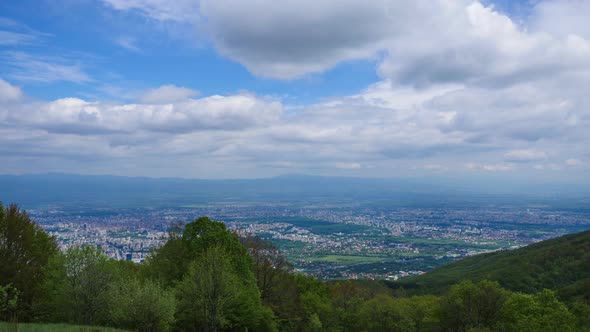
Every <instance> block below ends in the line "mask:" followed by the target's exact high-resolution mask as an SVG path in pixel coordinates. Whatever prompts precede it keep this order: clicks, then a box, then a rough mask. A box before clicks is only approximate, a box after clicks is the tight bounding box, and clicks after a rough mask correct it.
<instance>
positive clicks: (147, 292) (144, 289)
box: [0, 205, 590, 332]
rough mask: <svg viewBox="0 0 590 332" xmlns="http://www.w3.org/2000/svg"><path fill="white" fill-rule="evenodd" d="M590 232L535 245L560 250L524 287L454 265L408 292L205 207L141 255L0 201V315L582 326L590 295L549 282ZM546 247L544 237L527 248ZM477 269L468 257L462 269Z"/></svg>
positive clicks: (214, 323) (217, 323) (572, 269)
mask: <svg viewBox="0 0 590 332" xmlns="http://www.w3.org/2000/svg"><path fill="white" fill-rule="evenodd" d="M587 235H588V234H587V233H583V234H581V235H577V236H573V237H570V238H568V240H567V242H568V243H570V245H569V246H563V247H560V248H562V249H560V250H561V251H558V252H554V251H553V250H549V251H547V252H544V253H543V254H541V253H538V254H535V255H533V256H534V257H546V258H548V259H549V261H554V262H555V263H553V264H548V265H543V264H541V263H535V262H536V261H535V260H533V261H532V262H533V263H531V264H534V266H539V268H538V269H535V270H530V271H529V274H530V275H536V274H538V275H539V276H547V277H539V278H540V279H539V280H542V281H543V282H544V283H540V284H535V283H533V284H532V286H533V287H530V288H522V289H518V288H517V286H518V285H521V284H522V280H521V279H520V278H521V277H520V276H519V274H516V277H515V279H514V280H515V283H514V284H507V285H508V286H506V287H511V288H512V289H513V290H517V291H526V292H528V293H530V294H525V293H520V292H516V291H512V290H507V289H505V288H502V287H501V284H499V283H497V282H494V281H488V280H481V281H476V282H471V281H461V280H462V279H466V278H462V277H457V278H456V279H454V280H456V282H457V283H456V284H454V285H452V286H451V287H450V288H448V289H446V288H445V289H446V290H444V291H443V288H442V286H440V287H439V286H436V287H434V286H433V287H431V288H428V287H425V286H424V282H422V281H420V282H422V284H419V281H416V280H413V281H412V283H413V284H414V285H418V286H420V287H422V288H420V289H421V291H422V294H420V295H412V296H410V295H408V294H410V293H411V292H412V291H415V290H416V289H413V290H412V289H408V290H406V289H404V288H402V287H398V288H397V289H392V288H391V287H388V286H387V285H386V284H385V283H383V282H377V281H337V282H322V281H320V280H317V279H314V278H311V277H307V276H304V275H301V274H297V273H295V272H294V271H293V269H292V267H291V265H290V264H289V262H287V261H286V259H285V258H284V257H283V256H281V254H280V252H279V250H277V249H276V248H275V247H274V246H273V245H271V244H269V243H267V242H265V241H262V240H260V239H258V238H255V237H239V236H237V235H236V234H234V233H231V232H230V231H228V230H227V229H226V227H225V225H224V224H223V223H221V222H216V221H213V220H210V219H209V218H207V217H201V218H198V219H196V220H195V221H193V222H190V223H188V224H186V225H182V224H179V225H172V226H171V227H170V231H169V238H168V240H167V242H166V243H165V244H164V245H163V246H162V247H161V248H158V249H156V250H154V252H153V254H152V255H151V257H150V258H149V259H148V260H147V261H146V262H145V263H144V264H134V263H131V262H123V261H115V260H112V259H109V258H107V257H106V256H105V255H104V254H103V253H102V252H101V250H100V249H98V248H94V247H71V248H69V249H68V250H67V251H66V252H60V251H59V250H58V248H57V246H56V242H55V240H54V239H53V238H51V237H50V236H48V235H47V233H45V232H44V231H43V230H42V229H41V228H40V227H39V226H38V225H37V224H36V223H35V222H34V221H32V220H31V219H30V218H29V216H28V215H27V214H26V213H25V212H24V211H22V210H20V209H19V208H18V207H17V206H15V205H11V206H9V207H6V208H5V207H3V206H2V205H0V320H3V321H8V322H12V324H10V326H15V325H14V324H16V323H18V322H38V323H39V322H43V323H68V324H76V325H93V326H108V327H113V328H119V329H124V330H135V331H171V330H172V331H558V330H559V331H564V332H565V331H584V330H588V329H589V328H590V321H589V317H590V305H589V303H588V298H587V297H584V294H583V293H576V292H577V289H578V288H571V291H572V292H574V293H573V294H570V295H571V296H568V297H567V301H561V300H560V299H559V297H558V296H556V294H555V293H554V292H553V291H552V290H548V289H541V288H543V287H550V288H551V287H553V286H552V285H557V283H554V284H551V283H550V282H549V281H546V280H553V281H552V282H557V280H567V281H568V285H575V284H576V281H581V280H584V278H586V277H587V275H586V274H585V273H587V272H588V269H585V270H584V266H587V265H580V264H587V260H586V261H585V262H584V260H585V259H587V257H588V256H587V251H585V252H578V251H582V250H584V249H585V248H587V246H588V236H587ZM562 241H564V240H562ZM549 243H560V242H549ZM538 248H543V244H538V245H535V246H533V247H531V248H528V250H530V251H536V249H538ZM521 252H522V251H519V252H515V254H514V255H512V256H511V257H516V258H515V259H514V260H510V261H509V262H510V264H512V266H513V267H515V268H516V269H518V268H519V267H521V266H522V267H523V268H524V269H529V268H528V267H526V265H525V263H524V262H523V261H522V260H524V259H529V258H530V259H532V257H533V256H519V255H521V254H520V253H521ZM529 255H530V254H529ZM543 255H544V256H543ZM489 257H495V256H494V255H492V256H484V258H483V260H482V261H483V262H484V263H481V264H483V265H485V264H486V263H485V261H488V262H490V263H493V264H499V263H498V261H494V260H490V259H489ZM552 257H553V258H552ZM538 259H539V260H540V259H541V258H538ZM471 260H477V257H475V258H472V259H471ZM578 260H582V261H583V262H582V263H580V264H578V263H575V262H576V261H578ZM458 264H461V263H458ZM463 264H464V263H463ZM455 266H456V265H455ZM459 266H461V265H459ZM467 266H469V265H467ZM471 266H472V268H473V269H475V268H476V264H475V263H472V265H471ZM545 268H547V269H550V268H551V270H547V271H546V270H545ZM474 271H475V270H474ZM506 271H508V269H506ZM527 271H528V270H527ZM576 271H577V272H576ZM469 272H470V271H469V268H468V267H466V268H465V269H464V270H463V272H462V273H463V275H464V276H465V277H467V276H469V275H470V274H469ZM562 272H564V273H566V272H567V274H565V275H564V276H560V275H559V274H560V273H562ZM435 273H440V272H435ZM455 273H456V272H455ZM575 273H578V274H575ZM473 276H474V277H473V279H476V280H479V279H484V278H488V276H489V278H492V279H493V277H494V276H495V275H493V274H490V275H486V274H482V275H476V274H474V275H473ZM549 277H550V278H549ZM425 278H426V277H425ZM559 278H562V279H559ZM577 278H579V279H577ZM421 280H425V279H421ZM451 280H452V279H451V276H449V277H448V279H447V283H451ZM525 280H528V279H525ZM501 282H502V285H504V282H505V280H504V279H501ZM447 283H444V285H445V287H446V285H447ZM404 284H406V285H410V284H411V283H409V282H408V283H404ZM436 285H438V284H436ZM514 285H516V286H514ZM553 288H556V289H559V290H560V291H561V292H565V289H566V288H563V287H553ZM428 289H433V290H436V291H437V292H436V294H434V295H431V294H428V292H427V290H428ZM567 289H570V288H567ZM0 326H7V325H6V323H4V324H2V325H0ZM29 326H33V325H29Z"/></svg>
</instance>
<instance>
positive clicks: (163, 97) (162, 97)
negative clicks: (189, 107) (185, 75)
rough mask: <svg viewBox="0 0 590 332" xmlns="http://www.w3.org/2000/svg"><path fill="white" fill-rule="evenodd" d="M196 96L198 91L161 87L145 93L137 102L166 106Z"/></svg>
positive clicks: (173, 86)
mask: <svg viewBox="0 0 590 332" xmlns="http://www.w3.org/2000/svg"><path fill="white" fill-rule="evenodd" d="M198 94H199V92H198V91H195V90H192V89H189V88H183V87H178V86H175V85H162V86H161V87H159V88H156V89H151V90H149V91H147V92H145V93H144V94H143V95H142V96H141V97H140V99H139V100H140V101H141V102H142V103H145V104H166V103H172V102H176V101H181V100H185V99H188V98H191V97H194V96H196V95H198Z"/></svg>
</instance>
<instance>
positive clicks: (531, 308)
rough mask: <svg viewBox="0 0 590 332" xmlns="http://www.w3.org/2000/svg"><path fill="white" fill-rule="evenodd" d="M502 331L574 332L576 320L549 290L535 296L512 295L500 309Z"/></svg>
mask: <svg viewBox="0 0 590 332" xmlns="http://www.w3.org/2000/svg"><path fill="white" fill-rule="evenodd" d="M502 318H503V319H502V322H501V327H502V328H503V330H504V331H514V332H516V331H522V332H533V331H538V332H545V331H547V332H549V331H563V332H568V331H575V330H576V329H575V323H576V319H575V317H574V315H572V314H571V313H570V312H569V311H568V309H567V307H566V306H565V305H564V304H563V303H561V302H560V301H559V300H558V299H557V298H556V297H555V294H554V293H553V292H552V291H550V290H544V291H542V292H540V293H538V294H535V295H529V294H521V293H513V294H511V295H510V297H509V298H508V299H507V301H506V303H505V304H504V307H503V308H502Z"/></svg>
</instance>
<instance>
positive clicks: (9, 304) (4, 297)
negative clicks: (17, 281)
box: [0, 284, 19, 321]
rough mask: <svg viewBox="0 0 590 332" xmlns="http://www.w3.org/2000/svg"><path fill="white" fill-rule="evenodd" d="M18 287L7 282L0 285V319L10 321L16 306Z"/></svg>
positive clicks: (14, 314) (13, 317)
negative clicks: (4, 284)
mask: <svg viewBox="0 0 590 332" xmlns="http://www.w3.org/2000/svg"><path fill="white" fill-rule="evenodd" d="M18 295H19V291H18V289H16V288H14V287H13V286H12V285H10V284H8V285H6V286H4V287H3V286H0V320H3V321H12V320H14V319H15V318H16V317H15V316H16V309H17V308H18Z"/></svg>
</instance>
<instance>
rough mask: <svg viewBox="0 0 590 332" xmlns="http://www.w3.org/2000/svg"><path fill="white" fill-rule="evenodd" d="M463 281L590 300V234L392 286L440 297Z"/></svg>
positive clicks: (465, 262)
mask: <svg viewBox="0 0 590 332" xmlns="http://www.w3.org/2000/svg"><path fill="white" fill-rule="evenodd" d="M461 280H472V281H480V280H494V281H498V282H499V283H500V285H501V286H502V287H504V288H507V289H510V290H513V291H520V292H525V293H536V292H539V291H541V290H543V289H545V288H547V289H552V290H555V291H557V292H558V294H559V295H560V296H561V297H562V298H564V299H568V300H571V299H574V298H581V297H584V298H586V299H590V231H584V232H580V233H576V234H571V235H566V236H563V237H560V238H556V239H551V240H547V241H542V242H539V243H535V244H532V245H529V246H526V247H523V248H520V249H516V250H511V251H499V252H494V253H488V254H482V255H477V256H472V257H468V258H465V259H462V260H459V261H457V262H454V263H451V264H448V265H445V266H443V267H440V268H437V269H434V270H432V271H431V272H429V273H426V274H424V275H421V276H417V277H413V278H409V279H405V280H402V281H400V282H397V283H394V284H392V286H393V287H399V286H402V287H404V288H405V289H406V290H408V291H409V292H410V293H435V294H440V293H443V292H445V291H446V290H448V289H449V287H450V286H452V285H453V284H456V283H457V282H459V281H461Z"/></svg>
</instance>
